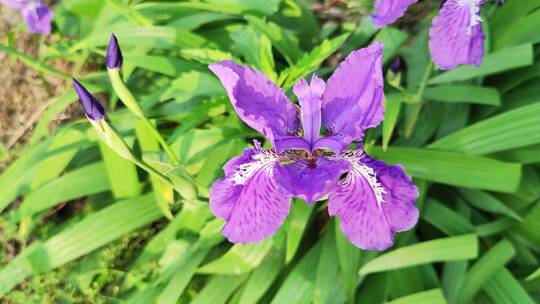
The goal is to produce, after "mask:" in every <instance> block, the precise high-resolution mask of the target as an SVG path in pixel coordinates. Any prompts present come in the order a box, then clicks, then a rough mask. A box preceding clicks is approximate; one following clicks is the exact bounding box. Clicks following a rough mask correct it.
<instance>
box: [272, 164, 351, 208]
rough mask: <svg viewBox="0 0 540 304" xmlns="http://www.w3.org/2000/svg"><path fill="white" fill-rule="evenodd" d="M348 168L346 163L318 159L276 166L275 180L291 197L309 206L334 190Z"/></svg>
mask: <svg viewBox="0 0 540 304" xmlns="http://www.w3.org/2000/svg"><path fill="white" fill-rule="evenodd" d="M348 168H349V165H348V163H347V162H346V161H343V160H330V159H327V158H325V157H319V158H317V159H316V160H313V161H310V160H301V161H296V162H294V163H292V164H289V165H285V166H281V165H276V179H277V180H278V182H279V183H280V184H281V186H282V187H283V188H284V189H286V190H287V191H288V192H290V193H291V194H292V195H294V196H295V197H298V198H301V199H303V200H305V201H306V202H307V203H309V204H311V203H313V202H315V201H317V200H320V199H321V198H323V197H325V196H327V195H328V194H329V193H330V192H331V191H332V190H334V188H335V187H336V185H337V183H338V181H339V177H340V176H341V174H343V173H344V172H346V171H347V169H348Z"/></svg>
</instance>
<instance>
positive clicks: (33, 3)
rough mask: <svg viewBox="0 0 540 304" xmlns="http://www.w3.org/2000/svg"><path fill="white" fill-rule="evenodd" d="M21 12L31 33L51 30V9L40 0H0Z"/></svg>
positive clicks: (46, 32) (42, 32) (45, 33)
mask: <svg viewBox="0 0 540 304" xmlns="http://www.w3.org/2000/svg"><path fill="white" fill-rule="evenodd" d="M0 3H3V4H5V5H8V6H11V7H13V8H15V9H17V10H19V12H20V13H21V15H22V17H23V19H24V21H25V22H26V24H27V25H28V29H29V31H30V32H32V33H37V34H44V35H47V34H49V33H50V32H51V21H52V18H53V12H52V10H51V9H50V8H49V7H48V6H47V5H46V4H45V3H43V2H42V1H40V0H0Z"/></svg>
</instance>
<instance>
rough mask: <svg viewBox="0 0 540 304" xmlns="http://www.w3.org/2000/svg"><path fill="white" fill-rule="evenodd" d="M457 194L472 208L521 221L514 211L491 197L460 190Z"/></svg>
mask: <svg viewBox="0 0 540 304" xmlns="http://www.w3.org/2000/svg"><path fill="white" fill-rule="evenodd" d="M459 193H460V194H461V195H462V196H463V197H464V198H465V200H466V201H467V202H469V203H470V204H471V205H473V206H474V207H476V208H478V209H480V210H484V211H487V212H492V213H499V214H503V215H506V216H508V217H511V218H513V219H516V220H518V221H523V219H522V218H521V216H519V215H518V214H517V213H516V212H514V210H512V209H510V208H509V207H507V206H506V205H505V204H504V203H503V202H501V201H500V200H498V199H497V198H495V197H493V196H492V195H490V194H488V193H486V192H483V191H478V190H471V189H460V190H459Z"/></svg>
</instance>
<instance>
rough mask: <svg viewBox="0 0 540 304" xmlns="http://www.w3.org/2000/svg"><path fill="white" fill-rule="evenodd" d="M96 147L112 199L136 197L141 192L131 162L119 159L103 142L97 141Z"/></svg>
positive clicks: (135, 171)
mask: <svg viewBox="0 0 540 304" xmlns="http://www.w3.org/2000/svg"><path fill="white" fill-rule="evenodd" d="M98 145H99V149H100V151H101V157H102V158H103V163H104V164H105V166H104V168H105V170H106V172H107V176H108V180H109V183H110V185H111V190H112V193H113V195H114V197H115V198H117V199H119V198H127V197H135V196H137V195H138V194H139V193H140V191H141V188H140V186H139V177H138V175H137V167H136V166H135V165H134V164H133V163H132V162H131V161H129V160H126V159H124V158H122V157H120V156H119V155H118V154H117V153H116V152H114V151H113V150H111V149H110V148H109V147H108V146H107V144H105V143H104V142H102V141H99V144H98Z"/></svg>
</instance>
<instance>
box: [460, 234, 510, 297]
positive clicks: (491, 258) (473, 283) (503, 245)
mask: <svg viewBox="0 0 540 304" xmlns="http://www.w3.org/2000/svg"><path fill="white" fill-rule="evenodd" d="M515 253H516V251H515V250H514V247H512V245H511V244H510V242H508V241H506V240H502V241H500V242H499V243H497V245H495V246H493V248H491V249H490V250H489V251H488V252H487V253H486V254H484V255H483V256H482V257H481V258H480V259H479V260H478V261H477V262H476V263H475V264H474V265H473V266H472V267H471V268H470V270H469V271H468V272H467V275H466V276H465V280H464V281H463V285H462V288H461V291H460V293H459V295H458V298H457V301H456V303H469V302H470V301H471V300H472V299H473V298H474V296H475V295H476V293H477V292H478V291H480V289H481V288H482V286H484V284H485V283H486V282H487V281H488V280H490V279H491V278H492V277H493V275H495V274H496V273H498V272H499V271H500V270H501V269H503V268H504V265H505V264H506V263H507V262H508V261H510V260H511V259H512V257H513V256H514V254H515Z"/></svg>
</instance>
